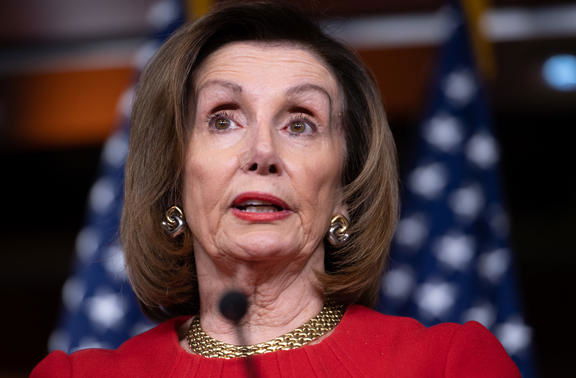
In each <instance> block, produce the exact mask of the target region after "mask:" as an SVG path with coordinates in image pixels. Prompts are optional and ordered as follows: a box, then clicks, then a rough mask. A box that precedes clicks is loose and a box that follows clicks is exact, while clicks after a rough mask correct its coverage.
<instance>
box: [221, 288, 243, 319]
mask: <svg viewBox="0 0 576 378" xmlns="http://www.w3.org/2000/svg"><path fill="white" fill-rule="evenodd" d="M218 308H219V309H220V314H222V316H223V317H225V318H226V319H228V320H230V322H232V323H233V324H234V325H238V323H240V320H242V318H243V317H244V315H246V312H247V311H248V298H246V295H244V293H241V292H239V291H237V290H230V291H227V292H226V293H224V295H223V296H222V298H220V303H219V304H218Z"/></svg>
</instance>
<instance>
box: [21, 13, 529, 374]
mask: <svg viewBox="0 0 576 378" xmlns="http://www.w3.org/2000/svg"><path fill="white" fill-rule="evenodd" d="M396 180H397V177H396V163H395V151H394V145H393V141H392V136H391V134H390V130H389V128H388V126H387V124H386V120H385V116H384V112H383V109H382V106H381V100H380V97H379V94H378V91H377V90H376V86H375V83H374V81H373V80H372V78H371V76H370V74H369V73H368V72H367V71H366V69H365V68H364V67H363V65H362V64H361V62H360V61H359V60H358V59H357V58H356V57H355V55H354V54H353V53H351V52H350V51H349V50H347V49H346V48H345V47H343V46H342V45H340V44H339V43H337V42H335V41H334V40H332V39H330V38H328V37H327V36H325V35H324V34H323V33H322V32H321V31H320V29H319V28H318V27H317V26H315V25H314V24H312V23H311V22H310V21H309V20H308V19H307V18H306V17H304V16H303V15H302V14H301V13H299V12H297V11H295V10H294V9H292V8H290V7H287V6H283V5H278V4H274V3H250V4H242V5H231V6H227V7H224V8H221V9H219V10H217V11H215V12H213V13H212V14H210V15H208V16H206V17H204V18H202V19H200V20H198V21H197V22H195V23H194V24H191V25H187V26H184V27H183V28H181V29H180V30H179V31H178V32H177V33H175V35H173V36H172V37H171V38H170V39H169V40H168V41H167V42H166V44H165V45H164V46H163V47H162V48H161V49H160V51H159V52H158V54H157V55H156V57H155V58H154V60H153V61H152V62H151V64H150V65H149V67H148V68H147V70H146V71H145V72H144V74H143V77H142V79H141V83H140V87H139V90H138V93H137V98H136V101H135V104H134V110H133V129H132V134H131V142H130V155H129V159H128V162H127V168H126V199H125V209H124V213H123V219H122V238H123V244H124V248H125V252H126V261H127V266H128V271H129V275H130V279H131V282H132V285H133V287H134V290H135V292H136V293H137V295H138V297H139V300H140V302H141V304H142V307H143V309H144V310H145V311H146V313H147V314H148V315H149V316H150V317H151V318H153V319H156V320H163V321H164V323H162V324H160V325H159V326H158V327H156V328H154V329H152V330H150V331H148V332H146V333H144V334H142V335H139V336H136V337H134V338H133V339H131V340H129V341H127V342H126V343H125V344H123V345H122V346H121V347H120V348H119V349H118V350H116V351H105V350H84V351H80V352H76V353H74V354H72V355H70V356H68V355H66V354H64V353H62V352H54V353H52V354H50V355H49V356H48V357H47V358H46V359H45V360H44V361H43V362H42V363H41V364H40V365H39V366H37V368H36V369H35V371H34V372H33V374H32V376H33V377H41V376H82V377H87V376H98V377H104V376H120V375H128V376H154V377H184V376H186V377H188V376H198V377H205V376H244V375H246V374H247V373H250V374H251V375H260V376H286V377H296V376H298V377H305V376H328V375H330V376H347V377H350V376H353V377H356V376H386V377H463V376H465V377H496V376H497V377H517V376H519V374H518V372H517V370H516V368H515V366H514V364H513V363H512V362H511V360H510V359H509V357H508V356H507V355H506V353H505V352H504V350H503V348H502V347H501V346H500V344H499V343H498V342H497V340H496V339H495V338H494V337H493V336H492V335H490V333H489V332H488V331H487V330H485V329H484V328H483V327H482V326H480V325H479V324H477V323H467V324H466V325H464V326H459V325H454V324H445V325H440V326H436V327H432V328H428V329H427V328H425V327H423V326H422V325H420V324H419V323H417V322H416V321H414V320H411V319H405V318H397V317H390V316H385V315H381V314H379V313H376V312H374V311H372V310H370V309H368V308H367V307H364V306H371V305H373V302H374V301H375V298H376V294H377V290H378V282H379V277H380V273H381V271H382V268H383V264H384V260H385V257H386V254H387V250H388V245H389V243H390V239H391V237H392V233H393V230H394V225H395V221H396V216H397V210H398V200H397V183H396ZM162 218H163V220H162ZM230 290H236V291H240V292H242V293H243V294H244V295H245V296H247V298H248V303H249V306H248V309H247V312H246V313H245V314H244V313H243V309H239V310H238V306H240V307H242V303H240V304H239V305H234V304H233V303H232V311H231V312H232V313H233V314H232V317H234V316H235V317H236V319H233V320H236V321H237V323H235V322H234V321H230V320H229V319H228V318H227V314H226V313H225V311H224V313H222V312H221V311H220V309H219V304H220V302H221V298H222V297H223V295H224V294H225V293H227V292H229V291H230ZM226 304H227V303H224V305H226ZM228 304H230V303H228ZM228 317H230V316H228ZM255 344H256V345H255ZM239 345H248V346H247V347H242V346H239ZM246 368H248V369H246Z"/></svg>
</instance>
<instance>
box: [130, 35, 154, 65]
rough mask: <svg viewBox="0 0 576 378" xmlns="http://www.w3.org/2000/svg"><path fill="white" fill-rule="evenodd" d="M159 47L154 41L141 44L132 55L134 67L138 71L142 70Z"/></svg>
mask: <svg viewBox="0 0 576 378" xmlns="http://www.w3.org/2000/svg"><path fill="white" fill-rule="evenodd" d="M159 47H160V44H159V43H158V41H156V40H153V41H150V42H146V43H145V44H143V45H142V47H140V48H139V49H138V51H136V54H135V55H134V65H135V66H136V67H137V68H138V69H140V70H142V69H144V67H146V65H147V64H148V62H149V61H150V59H151V58H152V57H153V56H154V54H156V51H158V48H159Z"/></svg>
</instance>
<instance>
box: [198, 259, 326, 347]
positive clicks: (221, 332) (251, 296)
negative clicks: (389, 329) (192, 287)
mask: <svg viewBox="0 0 576 378" xmlns="http://www.w3.org/2000/svg"><path fill="white" fill-rule="evenodd" d="M196 264H197V265H196V266H197V273H198V282H199V292H200V320H201V325H202V328H203V329H204V331H205V332H206V333H207V334H208V335H210V336H212V337H213V338H215V339H217V340H220V341H223V342H226V343H229V344H239V343H240V341H239V340H238V336H237V331H236V329H235V327H234V325H233V324H231V322H230V321H229V320H227V319H225V318H224V317H223V316H222V315H221V314H220V311H219V302H220V299H221V298H222V296H223V295H224V294H225V293H227V292H228V291H230V290H238V291H241V292H242V293H244V294H245V295H246V296H247V299H248V304H249V306H248V311H247V313H246V315H245V316H244V317H243V318H242V320H241V321H240V326H241V327H242V333H243V335H244V339H245V340H244V342H245V343H247V344H257V343H261V342H264V341H268V340H271V339H274V338H276V337H278V336H280V335H283V334H284V333H287V332H289V331H292V330H293V329H295V328H298V327H299V326H301V325H302V324H304V323H305V322H306V321H308V320H309V319H310V318H312V317H314V316H315V315H316V314H318V312H320V310H321V309H322V306H323V298H322V293H321V291H320V290H319V287H318V284H317V279H316V272H317V271H319V270H322V269H323V266H324V253H323V250H319V251H315V253H313V254H312V255H311V257H310V258H308V259H307V260H305V261H299V260H298V259H292V260H291V261H274V262H270V263H266V262H244V261H235V262H228V263H226V264H218V263H215V262H214V261H213V259H211V258H210V257H209V256H207V255H206V254H205V253H202V252H201V251H196ZM231 267H232V268H231Z"/></svg>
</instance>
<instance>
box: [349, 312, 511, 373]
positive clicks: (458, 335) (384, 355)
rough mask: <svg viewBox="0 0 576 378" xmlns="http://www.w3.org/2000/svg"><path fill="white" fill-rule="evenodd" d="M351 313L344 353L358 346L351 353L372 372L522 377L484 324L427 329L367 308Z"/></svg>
mask: <svg viewBox="0 0 576 378" xmlns="http://www.w3.org/2000/svg"><path fill="white" fill-rule="evenodd" d="M348 311H349V312H348V313H347V319H346V327H345V328H344V329H343V330H342V331H343V332H344V333H345V334H344V335H343V336H345V338H342V339H340V340H341V343H342V347H343V348H344V347H345V346H344V343H346V344H348V345H350V344H352V345H355V346H356V348H355V350H352V349H350V350H349V353H350V354H354V358H355V359H357V360H362V364H363V365H364V366H371V371H372V372H374V371H380V370H379V369H380V367H386V368H385V370H386V372H383V375H384V376H387V374H389V372H390V370H389V369H390V368H391V367H394V370H395V372H396V375H397V376H399V377H422V376H426V377H446V378H455V377H471V378H488V377H501V378H518V377H520V373H519V371H518V369H517V367H516V365H515V364H514V362H513V361H512V359H511V358H510V357H509V356H508V354H507V353H506V351H505V350H504V348H503V347H502V345H501V344H500V342H499V341H498V339H496V337H495V336H494V335H492V334H491V333H490V331H488V329H486V328H485V327H484V326H483V325H481V324H480V323H477V322H467V323H465V324H456V323H441V324H438V325H435V326H431V327H426V326H424V325H423V324H422V323H420V322H419V321H417V320H415V319H412V318H408V317H401V316H391V315H385V314H381V313H378V312H376V311H374V310H371V309H368V308H366V307H362V306H350V307H349V309H348ZM356 351H361V352H360V353H356Z"/></svg>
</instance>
